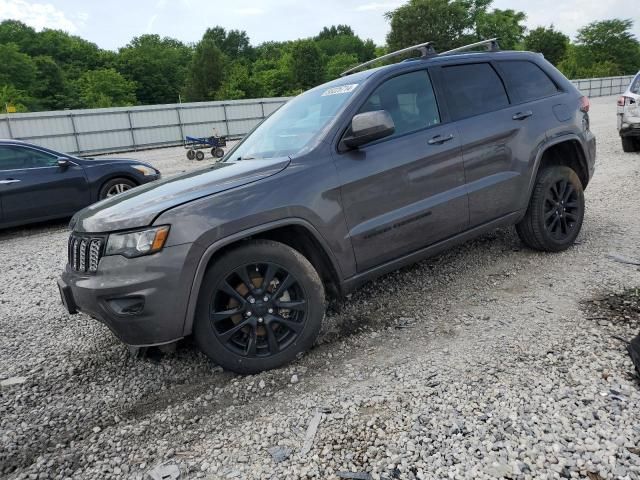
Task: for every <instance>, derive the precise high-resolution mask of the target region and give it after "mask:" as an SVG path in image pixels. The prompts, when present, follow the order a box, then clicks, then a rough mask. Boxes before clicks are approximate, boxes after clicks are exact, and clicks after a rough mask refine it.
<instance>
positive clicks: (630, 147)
mask: <svg viewBox="0 0 640 480" xmlns="http://www.w3.org/2000/svg"><path fill="white" fill-rule="evenodd" d="M620 139H621V140H622V151H623V152H626V153H632V152H637V151H638V142H636V139H635V138H633V137H620Z"/></svg>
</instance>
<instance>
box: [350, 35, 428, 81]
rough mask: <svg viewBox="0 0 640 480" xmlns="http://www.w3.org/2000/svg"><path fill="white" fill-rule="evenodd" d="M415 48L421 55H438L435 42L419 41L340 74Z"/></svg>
mask: <svg viewBox="0 0 640 480" xmlns="http://www.w3.org/2000/svg"><path fill="white" fill-rule="evenodd" d="M414 50H417V51H419V52H420V56H421V57H428V56H431V55H436V51H435V49H434V48H433V42H425V43H419V44H418V45H413V46H411V47H407V48H403V49H402V50H397V51H395V52H391V53H387V54H386V55H382V56H381V57H378V58H374V59H373V60H369V61H368V62H364V63H361V64H360V65H357V66H355V67H353V68H350V69H349V70H346V71H344V72H342V73H341V74H340V76H341V77H344V76H345V75H347V74H349V73H352V72H355V71H356V70H360V69H361V68H362V67H366V66H368V65H371V64H373V63H376V62H379V61H380V60H385V59H387V58H393V57H397V56H399V55H402V54H403V53H407V52H412V51H414Z"/></svg>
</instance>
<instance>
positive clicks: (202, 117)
mask: <svg viewBox="0 0 640 480" xmlns="http://www.w3.org/2000/svg"><path fill="white" fill-rule="evenodd" d="M632 79H633V77H632V76H626V77H607V78H588V79H579V80H572V82H573V83H574V84H575V85H576V87H578V88H579V89H580V90H581V91H582V92H583V93H584V94H585V95H587V96H589V97H599V96H604V95H616V94H619V93H621V92H623V91H624V90H625V89H626V88H627V86H628V85H629V84H630V83H631V80H632ZM287 100H289V98H286V97H281V98H263V99H253V100H231V101H227V102H198V103H180V104H170V105H152V106H142V107H119V108H100V109H90V110H64V111H57V112H35V113H13V114H7V115H3V116H2V117H1V118H0V138H16V139H20V140H25V141H28V142H33V143H37V144H39V145H42V146H45V147H49V148H52V149H54V150H59V151H62V152H69V153H77V154H90V153H105V152H124V151H131V150H138V149H144V148H154V147H161V146H169V145H179V144H181V143H182V141H183V139H184V137H185V136H187V135H188V136H192V137H208V136H211V135H212V133H213V129H214V128H215V129H216V131H217V133H218V134H219V135H227V136H229V137H241V136H243V135H245V134H246V133H247V132H248V131H249V130H251V129H252V128H253V127H254V126H255V125H256V124H257V123H258V122H260V121H261V120H262V119H264V118H265V117H267V116H269V115H270V114H271V113H273V112H274V111H275V110H277V109H278V107H280V106H281V105H283V104H284V103H286V102H287Z"/></svg>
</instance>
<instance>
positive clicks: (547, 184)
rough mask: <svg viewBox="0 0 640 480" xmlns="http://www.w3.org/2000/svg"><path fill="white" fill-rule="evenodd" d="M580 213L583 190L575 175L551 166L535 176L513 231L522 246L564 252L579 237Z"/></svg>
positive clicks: (581, 210) (582, 216) (562, 168)
mask: <svg viewBox="0 0 640 480" xmlns="http://www.w3.org/2000/svg"><path fill="white" fill-rule="evenodd" d="M584 211H585V205H584V192H583V186H582V182H581V181H580V178H579V177H578V175H577V174H576V172H575V171H574V170H573V169H571V168H570V167H567V166H564V165H551V166H548V167H545V168H544V169H543V170H542V171H541V172H540V173H538V176H537V177H536V182H535V185H534V187H533V192H532V193H531V197H530V199H529V205H528V207H527V211H526V213H525V215H524V218H523V219H522V220H521V221H520V222H519V223H518V224H517V225H516V231H517V232H518V235H519V236H520V239H521V240H522V241H523V243H525V244H526V245H527V246H529V247H531V248H534V249H536V250H542V251H546V252H559V251H562V250H566V249H567V248H569V247H570V246H571V245H573V243H574V242H575V239H576V237H577V236H578V234H579V233H580V229H581V228H582V221H583V219H584Z"/></svg>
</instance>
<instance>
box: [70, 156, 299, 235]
mask: <svg viewBox="0 0 640 480" xmlns="http://www.w3.org/2000/svg"><path fill="white" fill-rule="evenodd" d="M289 162H290V159H289V157H284V158H273V159H263V160H242V161H236V162H224V163H216V164H215V165H213V166H211V167H210V168H207V169H203V170H198V171H195V172H190V173H186V174H183V175H178V176H175V177H171V178H167V179H164V180H160V181H157V182H152V183H148V184H146V185H142V186H140V187H136V188H134V189H131V190H129V191H127V192H125V193H121V194H120V195H117V196H115V197H111V198H107V199H105V200H102V201H100V202H98V203H94V204H93V205H91V206H89V207H87V208H85V209H84V210H81V211H79V212H78V213H76V214H75V215H74V216H73V218H72V219H71V223H70V225H69V226H70V228H72V229H73V230H74V231H77V232H92V233H99V232H111V231H115V230H126V229H130V228H137V227H145V226H147V225H151V224H152V223H153V220H154V219H155V218H156V217H157V216H158V215H160V214H161V213H162V212H164V211H166V210H169V209H171V208H174V207H177V206H178V205H182V204H184V203H187V202H191V201H193V200H197V199H199V198H203V197H206V196H209V195H213V194H215V193H220V192H223V191H225V190H229V189H231V188H235V187H239V186H242V185H246V184H248V183H251V182H255V181H257V180H260V179H263V178H266V177H270V176H271V175H275V174H276V173H278V172H280V171H282V170H284V169H285V168H286V167H287V165H288V164H289Z"/></svg>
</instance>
